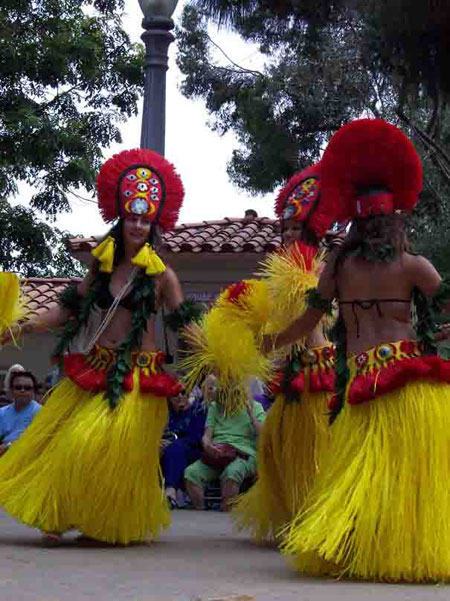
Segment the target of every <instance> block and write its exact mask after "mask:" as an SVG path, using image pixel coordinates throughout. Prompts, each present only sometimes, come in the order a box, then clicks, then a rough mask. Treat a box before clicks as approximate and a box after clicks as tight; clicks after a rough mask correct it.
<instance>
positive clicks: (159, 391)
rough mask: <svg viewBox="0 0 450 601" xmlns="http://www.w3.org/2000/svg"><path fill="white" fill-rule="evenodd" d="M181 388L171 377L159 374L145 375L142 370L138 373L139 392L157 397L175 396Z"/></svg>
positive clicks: (163, 373) (162, 373)
mask: <svg viewBox="0 0 450 601" xmlns="http://www.w3.org/2000/svg"><path fill="white" fill-rule="evenodd" d="M182 389H183V386H182V385H181V384H180V382H179V381H178V380H177V379H176V378H174V377H173V376H171V375H169V374H167V373H165V372H161V373H159V374H150V375H146V374H145V373H144V371H143V370H141V373H140V390H141V392H144V393H151V394H154V395H155V396H159V397H169V396H175V395H177V394H178V393H179V392H181V390H182Z"/></svg>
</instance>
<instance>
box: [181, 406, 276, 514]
mask: <svg viewBox="0 0 450 601" xmlns="http://www.w3.org/2000/svg"><path fill="white" fill-rule="evenodd" d="M264 419H265V413H264V409H263V408H262V405H261V404H260V403H258V402H256V401H254V400H253V399H252V400H249V401H248V402H247V407H246V408H244V409H242V410H241V411H240V412H239V413H236V414H234V415H229V416H226V415H224V414H223V412H222V410H221V407H220V405H219V404H218V402H217V401H214V402H213V403H212V405H211V406H210V408H209V410H208V416H207V418H206V430H205V434H204V436H203V439H202V443H203V455H202V458H201V459H199V460H198V461H196V462H195V463H193V464H192V465H190V466H189V467H188V468H187V469H186V470H185V472H184V478H185V480H186V490H187V493H188V495H189V496H190V498H191V501H192V504H193V506H194V508H195V509H203V506H204V493H203V487H204V485H205V484H208V483H210V482H213V481H214V480H216V479H218V478H220V485H221V494H222V510H223V511H228V510H229V509H230V506H231V504H232V501H233V499H235V498H236V497H237V495H238V494H239V490H240V487H241V485H242V484H243V482H244V480H248V479H249V478H254V477H255V476H256V445H257V439H258V434H259V432H260V430H261V427H262V424H263V422H264Z"/></svg>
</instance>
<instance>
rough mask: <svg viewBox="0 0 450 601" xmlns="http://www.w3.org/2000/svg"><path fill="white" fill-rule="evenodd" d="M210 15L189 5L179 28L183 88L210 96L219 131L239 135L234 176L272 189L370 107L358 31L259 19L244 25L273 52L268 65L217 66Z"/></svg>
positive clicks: (242, 29)
mask: <svg viewBox="0 0 450 601" xmlns="http://www.w3.org/2000/svg"><path fill="white" fill-rule="evenodd" d="M206 17H207V15H205V14H204V13H201V12H200V11H198V10H196V9H195V8H193V7H192V6H189V5H188V6H187V7H186V9H185V10H184V13H183V18H182V27H181V29H179V30H178V32H177V36H178V40H179V53H178V65H179V67H180V69H181V71H182V72H183V73H184V74H185V79H184V82H183V84H182V92H183V93H184V94H185V95H186V96H187V97H190V98H204V99H205V102H206V107H207V110H208V111H209V113H210V114H211V115H212V117H213V127H214V129H215V130H216V131H217V132H218V133H220V134H223V133H225V132H228V131H233V132H234V133H235V135H236V136H237V138H238V140H239V143H240V145H239V148H238V149H236V150H235V151H234V152H233V157H232V160H231V162H230V164H229V167H228V172H229V175H230V177H231V179H232V180H233V181H234V182H235V183H236V184H237V185H238V186H240V187H242V188H244V189H246V190H249V191H252V192H268V191H272V190H273V189H274V186H276V185H277V184H280V183H283V182H284V181H285V180H286V178H288V177H289V176H290V175H292V174H293V173H294V172H295V171H297V170H298V169H299V168H301V167H304V166H306V165H308V164H310V163H311V162H313V161H315V160H317V159H318V158H319V155H320V152H321V149H322V147H323V145H324V143H326V141H327V140H328V138H329V137H330V135H331V134H332V133H333V132H334V131H335V130H336V129H337V128H339V127H340V126H341V125H342V124H343V123H345V122H346V121H348V120H349V119H351V118H354V117H357V116H358V115H360V114H361V112H362V111H363V110H364V108H365V104H364V99H365V97H366V96H367V88H368V87H369V86H370V78H369V74H368V72H367V69H366V67H365V65H363V64H362V63H361V57H360V56H359V51H358V48H356V49H355V46H354V43H353V35H354V34H353V32H352V31H351V30H349V31H337V30H333V29H331V28H329V29H327V30H326V31H320V30H319V29H318V28H317V27H316V26H314V27H306V26H303V25H302V24H301V23H300V22H299V21H298V20H294V21H292V22H283V23H282V26H280V24H279V23H278V22H277V21H276V20H275V19H273V18H271V19H270V18H261V19H259V21H258V22H256V18H257V17H254V20H251V21H250V20H249V21H247V22H246V23H245V24H240V25H239V26H236V29H237V30H238V31H239V33H241V35H242V36H243V37H244V38H245V39H246V40H248V41H252V42H257V43H258V44H259V49H260V51H261V52H262V53H263V54H264V55H266V57H267V65H266V67H265V68H264V69H263V70H262V71H253V70H248V69H244V68H241V67H239V66H238V65H236V64H234V63H231V62H229V63H228V64H226V65H225V66H222V64H216V62H215V61H214V59H213V52H212V51H213V46H212V44H211V41H210V37H209V35H208V31H207V23H208V20H207V18H206ZM349 64H351V65H352V69H349V68H348V65H349Z"/></svg>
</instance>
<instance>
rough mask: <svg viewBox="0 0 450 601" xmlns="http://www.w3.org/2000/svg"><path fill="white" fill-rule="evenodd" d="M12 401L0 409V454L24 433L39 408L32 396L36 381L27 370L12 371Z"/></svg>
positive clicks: (35, 389) (35, 388)
mask: <svg viewBox="0 0 450 601" xmlns="http://www.w3.org/2000/svg"><path fill="white" fill-rule="evenodd" d="M9 386H10V390H11V394H12V397H13V402H12V403H11V404H10V405H7V406H6V407H2V408H1V409H0V441H1V442H0V455H3V453H5V452H6V451H7V450H8V449H9V447H10V446H11V445H12V444H13V443H14V442H15V441H16V440H17V439H18V438H19V437H20V436H21V435H22V434H23V433H24V431H25V429H26V428H27V427H28V426H29V425H30V424H31V422H32V421H33V418H34V416H35V415H36V413H37V412H38V411H39V410H40V409H41V406H40V405H39V403H37V402H36V401H35V400H34V398H35V396H36V391H37V381H36V378H35V377H34V375H33V374H32V373H31V372H29V371H21V372H20V371H18V372H14V373H13V374H12V376H11V379H10V382H9Z"/></svg>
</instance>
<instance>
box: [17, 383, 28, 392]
mask: <svg viewBox="0 0 450 601" xmlns="http://www.w3.org/2000/svg"><path fill="white" fill-rule="evenodd" d="M13 390H17V392H21V391H24V392H30V390H33V386H30V385H29V384H25V385H22V384H17V386H13Z"/></svg>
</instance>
